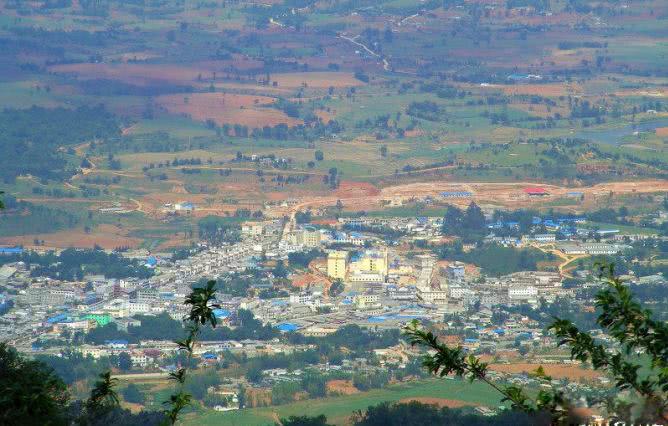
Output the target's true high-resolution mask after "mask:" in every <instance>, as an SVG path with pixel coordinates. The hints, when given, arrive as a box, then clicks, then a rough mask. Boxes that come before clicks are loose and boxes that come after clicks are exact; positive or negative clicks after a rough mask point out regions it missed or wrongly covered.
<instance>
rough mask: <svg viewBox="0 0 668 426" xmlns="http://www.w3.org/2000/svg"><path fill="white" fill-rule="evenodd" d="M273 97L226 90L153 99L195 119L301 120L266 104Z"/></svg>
mask: <svg viewBox="0 0 668 426" xmlns="http://www.w3.org/2000/svg"><path fill="white" fill-rule="evenodd" d="M274 101H275V99H273V98H270V97H267V96H252V95H236V94H229V93H193V94H191V95H165V96H159V97H158V98H156V103H157V104H158V105H160V106H161V107H163V108H165V109H166V110H167V111H168V112H170V113H172V114H186V115H188V116H190V117H191V118H193V119H195V120H199V121H205V120H213V121H214V122H215V123H216V124H218V125H219V126H222V125H223V124H241V125H243V126H249V127H251V128H254V127H263V126H275V125H276V124H281V123H283V124H287V125H288V126H294V125H297V124H301V121H300V120H297V119H295V118H291V117H288V116H287V115H286V114H285V113H284V112H282V111H279V110H277V109H273V108H271V107H269V105H271V104H272V103H274Z"/></svg>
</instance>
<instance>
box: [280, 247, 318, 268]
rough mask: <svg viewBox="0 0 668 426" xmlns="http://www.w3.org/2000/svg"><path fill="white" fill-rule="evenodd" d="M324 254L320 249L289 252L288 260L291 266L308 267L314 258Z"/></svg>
mask: <svg viewBox="0 0 668 426" xmlns="http://www.w3.org/2000/svg"><path fill="white" fill-rule="evenodd" d="M321 256H323V252H322V251H320V250H316V249H313V250H310V251H296V252H292V253H289V254H288V261H289V262H290V266H291V267H296V268H307V267H308V265H309V263H311V261H312V260H313V259H317V258H318V257H321Z"/></svg>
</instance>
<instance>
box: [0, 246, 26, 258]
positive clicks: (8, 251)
mask: <svg viewBox="0 0 668 426" xmlns="http://www.w3.org/2000/svg"><path fill="white" fill-rule="evenodd" d="M21 253H23V248H22V247H0V255H7V256H9V255H12V254H21Z"/></svg>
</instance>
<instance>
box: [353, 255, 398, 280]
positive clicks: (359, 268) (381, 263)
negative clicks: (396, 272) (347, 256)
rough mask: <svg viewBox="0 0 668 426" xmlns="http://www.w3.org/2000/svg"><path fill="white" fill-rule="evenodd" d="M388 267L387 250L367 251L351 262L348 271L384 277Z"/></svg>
mask: <svg viewBox="0 0 668 426" xmlns="http://www.w3.org/2000/svg"><path fill="white" fill-rule="evenodd" d="M388 266H389V264H388V258H387V250H382V251H376V250H369V251H366V252H364V254H362V255H361V256H360V257H359V258H357V259H355V261H353V262H351V264H350V269H351V271H355V272H371V273H375V274H378V275H381V276H383V277H385V276H387V271H388Z"/></svg>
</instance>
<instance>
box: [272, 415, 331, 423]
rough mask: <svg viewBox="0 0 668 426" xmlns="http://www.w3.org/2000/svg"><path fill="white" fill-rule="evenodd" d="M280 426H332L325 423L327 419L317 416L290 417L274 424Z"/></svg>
mask: <svg viewBox="0 0 668 426" xmlns="http://www.w3.org/2000/svg"><path fill="white" fill-rule="evenodd" d="M275 424H276V425H281V426H332V425H330V424H329V423H327V417H325V416H324V415H322V414H321V415H319V416H313V417H310V416H290V417H288V418H287V419H281V422H280V423H275Z"/></svg>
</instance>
